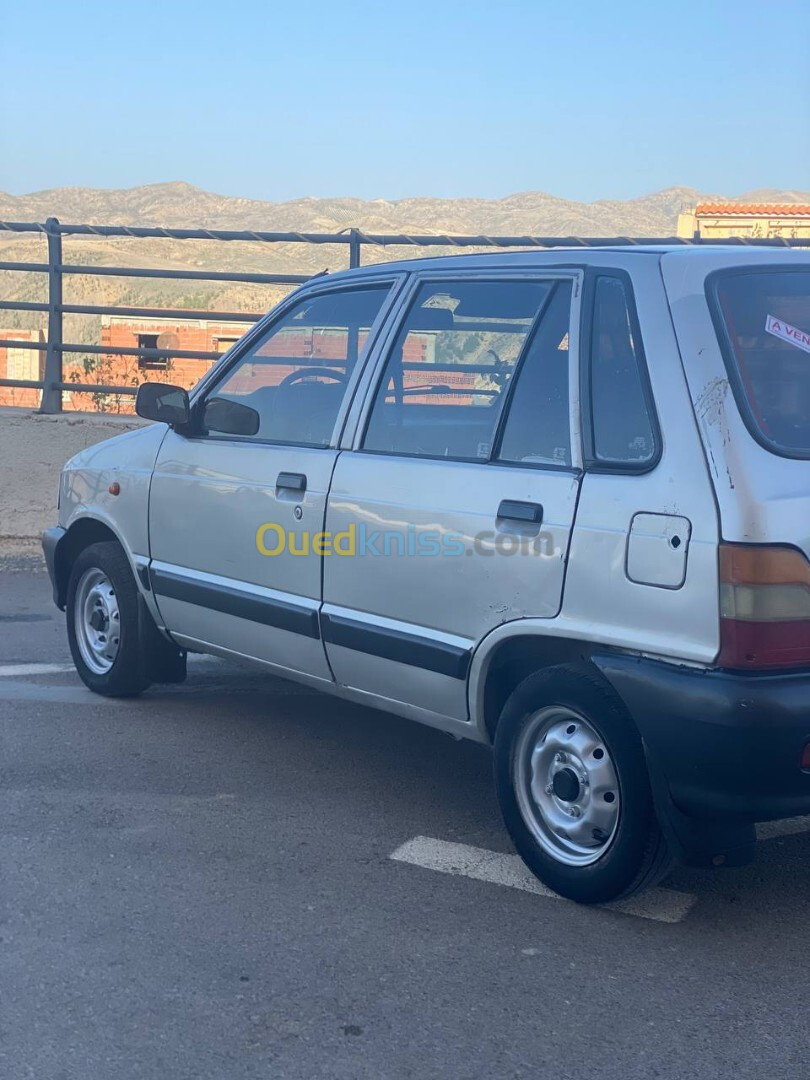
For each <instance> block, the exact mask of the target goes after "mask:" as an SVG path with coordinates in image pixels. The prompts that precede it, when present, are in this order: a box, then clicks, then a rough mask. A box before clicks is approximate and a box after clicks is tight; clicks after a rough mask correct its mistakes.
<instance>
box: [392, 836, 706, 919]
mask: <svg viewBox="0 0 810 1080" xmlns="http://www.w3.org/2000/svg"><path fill="white" fill-rule="evenodd" d="M390 857H391V858H392V859H394V860H395V861H396V862H404V863H410V864H411V865H412V866H421V867H423V868H424V869H426V870H437V871H438V872H439V873H440V874H459V875H461V876H463V877H469V878H474V879H475V880H476V881H487V882H490V883H491V884H493V885H506V886H507V887H508V888H511V889H522V890H523V891H524V892H530V893H535V895H537V896H546V897H549V898H550V899H552V900H561V899H563V898H562V897H561V896H558V895H557V893H555V892H552V891H551V889H548V888H546V886H545V885H542V884H541V883H540V882H539V881H538V880H537V878H536V877H535V876H534V875H533V874H532V873H531V871H530V870H529V869H528V868H527V867H526V866H525V865H524V863H523V861H522V860H521V859H520V857H519V856H517V855H504V854H502V853H501V852H500V851H487V850H486V849H485V848H478V847H472V846H471V845H469V844H452V843H450V842H449V841H447V840H435V839H433V838H432V837H430V836H415V837H414V838H413V840H408V841H407V842H406V843H404V844H402V846H401V847H398V848H397V850H396V851H394V852H393V853H392V854H391V856H390ZM696 899H697V897H696V896H694V895H693V894H692V893H684V892H676V891H675V890H674V889H659V888H655V889H647V890H646V891H645V892H642V893H640V894H639V895H638V896H633V897H630V898H629V899H627V900H617V901H614V902H613V903H610V904H602V905H600V906H601V907H604V908H606V909H608V910H609V911H620V912H622V913H623V914H625V915H636V916H638V917H639V918H641V919H655V920H656V921H657V922H665V923H677V922H680V921H681V919H683V918H684V917H685V916H686V915H687V913H688V912H689V909H690V908H691V907H692V905H693V904H694V902H695V900H696Z"/></svg>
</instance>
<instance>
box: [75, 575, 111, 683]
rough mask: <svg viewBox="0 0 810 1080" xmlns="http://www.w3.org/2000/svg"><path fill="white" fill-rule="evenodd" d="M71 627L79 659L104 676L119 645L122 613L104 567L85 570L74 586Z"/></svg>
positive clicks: (94, 671) (97, 673)
mask: <svg viewBox="0 0 810 1080" xmlns="http://www.w3.org/2000/svg"><path fill="white" fill-rule="evenodd" d="M73 626H74V629H75V631H76V642H77V644H78V646H79V652H80V653H81V657H82V660H83V661H84V662H85V664H86V665H87V667H88V668H89V669H90V670H91V671H92V672H93V673H94V674H95V675H106V674H107V672H108V671H109V670H110V669H111V668H112V666H113V664H114V663H115V659H116V657H117V656H118V650H119V648H120V645H121V616H120V613H119V610H118V598H117V597H116V595H115V589H114V588H113V587H112V585H111V584H110V580H109V578H108V577H107V575H106V574H105V573H104V572H103V570H99V569H98V568H97V567H91V569H89V570H85V572H84V573H83V574H82V576H81V578H80V579H79V584H78V585H77V587H76V599H75V601H74V604H73Z"/></svg>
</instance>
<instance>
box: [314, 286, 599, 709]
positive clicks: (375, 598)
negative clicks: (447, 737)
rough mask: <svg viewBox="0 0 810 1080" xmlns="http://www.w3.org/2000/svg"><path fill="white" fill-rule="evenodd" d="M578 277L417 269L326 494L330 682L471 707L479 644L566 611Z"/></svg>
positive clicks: (428, 704) (433, 705)
mask: <svg viewBox="0 0 810 1080" xmlns="http://www.w3.org/2000/svg"><path fill="white" fill-rule="evenodd" d="M579 291H580V275H579V273H578V272H577V271H559V272H555V273H550V274H547V275H542V276H537V277H534V276H527V275H513V276H512V277H510V276H508V275H505V276H499V277H497V278H493V277H491V276H490V277H489V278H487V277H485V276H480V275H473V274H470V275H464V276H457V277H452V278H448V277H446V276H445V277H442V276H440V275H434V274H428V275H425V276H424V277H423V278H421V279H418V280H417V281H416V282H415V284H414V286H413V288H412V290H411V293H410V299H409V303H408V306H407V310H406V314H405V316H404V318H403V321H402V323H401V325H400V327H399V328H398V329H396V330H395V331H392V333H391V335H390V346H389V347H388V348H387V355H386V357H385V359H384V363H383V365H381V366H382V371H381V374H380V375H379V376H378V379H377V383H376V386H374V385H373V384H372V385H371V386H370V388H369V392H368V394H367V400H366V404H365V406H364V408H363V409H362V410H361V411H360V412H359V415H358V417H357V428H356V434H355V436H354V441H353V444H352V448H351V449H350V450H347V451H346V452H344V453H342V454H341V455H340V457H339V459H338V461H337V464H336V468H335V474H334V477H333V480H332V486H331V490H330V495H329V501H328V509H327V528H328V530H329V532H330V534H331V535H332V537H333V538H334V547H335V552H336V553H335V554H333V555H331V556H330V557H328V558H326V559H325V561H324V606H323V610H322V624H323V633H324V638H325V640H326V648H327V654H328V656H329V661H330V664H331V666H332V670H333V672H334V674H335V678H336V679H337V681H338V682H339V683H342V684H344V685H346V686H349V687H352V688H355V689H357V690H362V691H366V692H369V693H373V694H375V695H378V696H381V697H385V698H389V699H392V700H394V701H398V702H403V703H407V705H408V706H409V707H410V708H412V709H416V710H424V711H425V712H427V713H431V714H433V715H434V716H435V715H439V716H445V717H450V718H453V719H454V720H465V719H466V718H467V716H468V709H467V696H466V676H467V669H468V666H469V662H470V658H471V655H472V651H473V649H474V647H475V646H476V644H477V643H478V642H479V641H481V639H482V638H483V637H484V636H485V635H486V634H487V633H488V632H489V631H490V630H492V629H493V628H494V627H496V626H498V625H499V624H500V623H502V622H505V621H507V620H510V619H518V618H521V617H524V616H535V617H537V616H539V617H542V616H547V617H551V616H554V615H556V614H557V612H558V611H559V609H560V605H561V600H562V591H563V579H564V574H565V564H566V558H567V553H568V547H569V542H570V537H571V531H572V525H573V520H574V513H575V508H576V501H577V492H578V489H579V483H580V476H581V470H580V468H579V465H580V462H579V458H578V448H577V450H572V446H573V445H574V444H575V443H576V440H572V438H571V422H572V416H573V415H574V413H573V412H572V409H571V404H570V402H571V397H570V392H569V385H570V384H571V383H573V385H576V378H577V376H576V372H575V371H574V370H573V368H574V367H575V365H574V364H573V362H572V363H571V364H569V356H576V355H577V332H576V328H577V326H578V314H577V313H578V308H579ZM347 552H348V553H349V554H346V553H347Z"/></svg>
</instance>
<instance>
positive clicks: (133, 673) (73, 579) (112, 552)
mask: <svg viewBox="0 0 810 1080" xmlns="http://www.w3.org/2000/svg"><path fill="white" fill-rule="evenodd" d="M94 569H95V570H99V571H101V572H102V573H103V575H104V576H105V578H106V579H107V580H108V581H109V583H110V585H111V586H112V589H113V591H114V595H115V600H116V601H117V610H118V613H119V620H120V624H119V628H118V629H119V634H118V640H119V644H118V649H117V653H116V655H115V659H114V661H113V662H112V666H111V667H110V668H109V670H108V671H105V672H98V671H94V670H93V669H92V668H91V667H89V666H88V664H87V663H86V662H85V659H84V657H83V655H82V650H81V647H80V644H79V641H78V639H77V628H76V610H75V609H76V592H77V588H78V586H79V583H80V582H81V580H82V578H83V576H84V575H85V573H86V572H87V571H89V570H94ZM66 612H67V632H68V641H69V643H70V652H71V654H72V656H73V662H74V664H75V665H76V670H77V671H78V673H79V676H80V677H81V680H82V682H83V683H84V684H85V686H87V687H89V688H90V689H91V690H92V691H93V692H94V693H96V694H103V695H104V696H105V697H135V696H136V695H137V694H140V693H141V692H142V691H144V690H145V689H146V688H147V687H148V686H149V685H150V682H151V680H150V679H149V678H148V677H147V675H146V674H145V671H144V666H145V665H144V663H143V657H142V656H141V648H140V636H139V633H138V630H139V627H138V587H137V585H136V584H135V579H134V577H133V574H132V570H131V568H130V565H129V560H128V559H127V557H126V555H125V554H124V551H123V549H122V548H121V546H120V545H119V544H117V543H115V542H114V541H109V542H105V543H99V544H91V545H90V547H87V548H85V549H84V551H82V552H81V553H80V554H79V556H78V557H77V559H76V561H75V562H74V564H73V567H72V568H71V571H70V578H69V580H68V588H67V604H66Z"/></svg>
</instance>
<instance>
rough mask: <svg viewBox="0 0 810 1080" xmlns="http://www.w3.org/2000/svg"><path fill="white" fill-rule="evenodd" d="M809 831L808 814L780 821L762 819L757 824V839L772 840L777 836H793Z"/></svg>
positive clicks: (809, 816)
mask: <svg viewBox="0 0 810 1080" xmlns="http://www.w3.org/2000/svg"><path fill="white" fill-rule="evenodd" d="M803 832H810V815H808V816H806V817H791V818H784V819H783V820H782V821H762V822H760V823H759V825H757V840H773V839H775V838H776V837H777V836H795V835H796V834H797V833H803Z"/></svg>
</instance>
